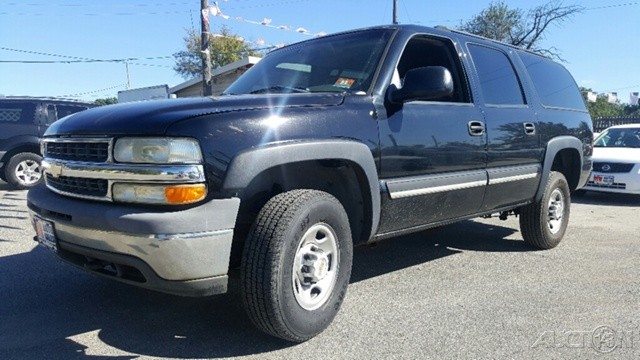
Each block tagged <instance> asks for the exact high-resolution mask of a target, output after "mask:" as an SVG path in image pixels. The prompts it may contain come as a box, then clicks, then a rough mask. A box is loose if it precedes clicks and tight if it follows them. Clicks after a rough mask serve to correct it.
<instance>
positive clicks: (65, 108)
mask: <svg viewBox="0 0 640 360" xmlns="http://www.w3.org/2000/svg"><path fill="white" fill-rule="evenodd" d="M56 108H57V109H58V119H62V118H63V117H65V116H68V115H71V114H75V113H77V112H79V111H82V110H87V107H86V106H72V105H56Z"/></svg>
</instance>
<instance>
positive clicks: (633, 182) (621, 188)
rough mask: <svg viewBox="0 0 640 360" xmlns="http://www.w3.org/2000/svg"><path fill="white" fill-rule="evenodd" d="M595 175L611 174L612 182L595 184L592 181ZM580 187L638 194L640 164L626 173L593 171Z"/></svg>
mask: <svg viewBox="0 0 640 360" xmlns="http://www.w3.org/2000/svg"><path fill="white" fill-rule="evenodd" d="M595 176H613V177H614V181H613V184H611V185H596V184H595V183H594V181H593V178H594V177H595ZM582 189H583V190H589V191H601V192H610V193H620V194H639V195H640V165H636V166H634V167H633V169H631V171H630V172H628V173H604V172H598V171H594V172H593V173H592V174H591V176H590V177H589V182H587V184H586V185H585V186H584V187H583V188H582Z"/></svg>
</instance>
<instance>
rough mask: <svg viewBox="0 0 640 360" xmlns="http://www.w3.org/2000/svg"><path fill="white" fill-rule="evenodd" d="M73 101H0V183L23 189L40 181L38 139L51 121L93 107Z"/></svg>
mask: <svg viewBox="0 0 640 360" xmlns="http://www.w3.org/2000/svg"><path fill="white" fill-rule="evenodd" d="M94 106H95V105H93V104H88V103H82V102H78V101H72V100H60V99H50V98H32V97H1V98H0V179H2V180H4V181H6V182H8V183H9V184H11V185H13V186H14V187H16V188H20V189H24V188H29V187H32V186H34V185H36V184H38V183H39V182H40V181H41V179H42V174H41V168H40V161H42V158H41V156H40V145H39V139H40V137H41V136H42V134H44V132H45V130H46V129H47V127H48V126H49V125H51V124H52V123H53V122H54V121H56V120H58V119H61V118H63V117H65V116H67V115H71V114H74V113H77V112H78V111H82V110H86V109H88V108H90V107H94Z"/></svg>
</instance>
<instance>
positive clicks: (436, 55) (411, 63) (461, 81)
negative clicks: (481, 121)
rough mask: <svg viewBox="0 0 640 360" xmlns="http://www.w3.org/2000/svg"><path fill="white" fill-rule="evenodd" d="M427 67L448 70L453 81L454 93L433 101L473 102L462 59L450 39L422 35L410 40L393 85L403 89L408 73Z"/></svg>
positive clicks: (403, 53) (399, 63)
mask: <svg viewBox="0 0 640 360" xmlns="http://www.w3.org/2000/svg"><path fill="white" fill-rule="evenodd" d="M426 66H442V67H444V68H446V69H447V70H449V72H450V73H451V78H452V80H453V93H452V94H451V95H448V96H444V97H442V98H439V99H432V101H445V102H470V101H471V100H470V99H469V92H468V87H467V81H466V78H465V76H464V72H463V71H462V66H461V65H460V59H459V58H458V54H457V52H456V49H455V47H454V46H453V43H452V42H451V40H449V39H439V38H435V37H428V36H422V35H420V36H415V37H413V38H412V39H411V40H409V42H408V43H407V46H406V47H405V49H404V51H403V52H402V57H401V58H400V61H399V62H398V66H397V68H396V70H397V71H396V74H397V79H395V80H394V81H393V83H394V84H395V85H396V86H398V87H402V83H403V82H404V76H405V74H406V73H407V71H409V70H412V69H416V68H421V67H426ZM395 76H396V75H394V77H395Z"/></svg>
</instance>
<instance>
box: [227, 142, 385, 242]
mask: <svg viewBox="0 0 640 360" xmlns="http://www.w3.org/2000/svg"><path fill="white" fill-rule="evenodd" d="M330 159H338V160H346V161H350V162H353V163H355V164H357V165H358V166H359V167H360V168H361V170H362V172H363V173H364V175H365V176H366V178H367V183H368V187H369V188H368V189H367V190H368V191H369V194H368V195H369V196H370V199H371V210H372V211H371V212H372V213H371V214H367V216H368V215H370V216H371V233H370V234H369V237H371V236H373V235H374V234H375V233H376V231H377V230H378V224H379V223H380V186H379V185H378V172H377V168H376V164H375V161H374V158H373V156H372V154H371V149H369V147H368V146H367V145H365V144H363V143H360V142H357V141H352V140H320V141H303V142H290V143H283V144H282V143H281V144H274V145H270V146H266V147H261V148H258V149H252V150H248V151H245V152H242V153H240V154H238V155H236V156H235V157H234V158H233V160H232V161H231V163H230V164H229V168H228V169H227V173H226V175H225V178H224V182H223V183H222V189H223V190H230V189H242V188H245V187H247V186H248V185H249V183H250V182H251V180H253V179H254V178H255V177H256V176H258V175H259V174H260V173H261V172H263V171H265V170H267V169H270V168H272V167H276V166H280V165H285V164H289V163H294V162H301V161H310V160H330ZM365 195H367V194H365Z"/></svg>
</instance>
